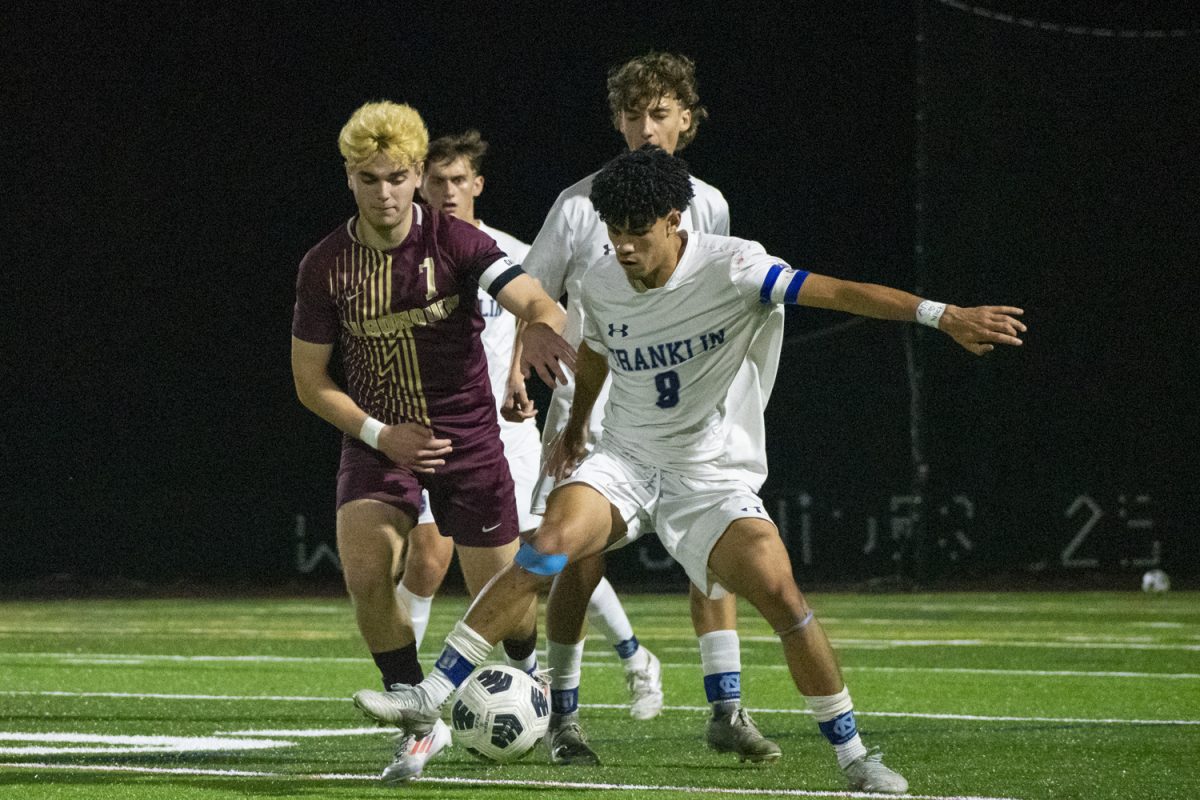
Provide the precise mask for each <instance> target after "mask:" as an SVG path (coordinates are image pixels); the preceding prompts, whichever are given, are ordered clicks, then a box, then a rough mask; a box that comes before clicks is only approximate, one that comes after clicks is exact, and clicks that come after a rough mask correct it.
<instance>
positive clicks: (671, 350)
mask: <svg viewBox="0 0 1200 800" xmlns="http://www.w3.org/2000/svg"><path fill="white" fill-rule="evenodd" d="M806 275H807V273H806V272H803V271H797V270H793V269H792V268H791V267H789V266H788V265H787V264H785V263H784V262H782V261H781V260H780V259H778V258H775V257H773V256H771V255H768V254H767V252H766V251H765V250H764V249H763V248H762V246H761V245H760V244H758V243H757V242H750V241H747V240H745V239H737V238H734V237H729V236H717V235H713V234H705V233H691V234H689V235H688V243H687V247H686V248H685V249H684V253H683V257H682V258H681V259H680V262H679V264H678V266H676V268H675V272H674V273H673V274H672V275H671V278H670V280H668V281H667V284H666V285H665V286H663V287H660V288H657V289H648V290H642V291H638V290H635V289H634V288H633V286H631V285H630V283H629V280H628V279H627V278H626V277H625V272H624V270H622V269H621V266H620V264H619V263H618V262H617V260H616V258H615V256H610V257H608V258H602V259H598V260H597V261H596V262H595V263H593V264H592V266H591V267H590V268H589V269H588V270H587V271H586V272H585V274H584V277H583V280H582V285H581V288H582V295H583V304H584V311H585V312H586V320H587V323H586V327H585V330H584V340H585V341H586V342H587V345H588V347H590V348H591V349H592V350H594V351H595V352H597V353H599V354H601V355H605V356H606V357H607V360H608V367H609V373H610V376H611V381H612V385H611V387H610V390H609V396H608V404H607V406H606V408H605V411H604V423H603V426H604V433H603V438H602V441H603V442H604V443H605V445H606V446H608V447H613V448H615V449H617V450H618V451H620V452H624V453H626V454H628V455H629V456H630V457H632V458H634V459H635V460H637V461H639V462H641V463H644V464H649V465H653V466H657V467H661V468H663V469H669V470H672V471H674V472H678V473H681V474H684V475H695V476H697V477H701V478H705V477H711V476H713V475H715V472H714V470H716V471H719V472H720V473H721V474H722V475H723V476H724V477H729V476H731V475H737V476H738V477H739V478H740V479H742V480H745V481H746V482H747V483H748V484H749V485H750V486H751V487H752V488H753V489H754V490H755V491H757V489H758V487H759V486H761V485H762V481H763V479H765V477H766V436H765V432H764V430H763V417H762V415H763V411H764V410H765V409H766V403H767V399H768V398H769V396H770V393H771V389H772V387H773V386H774V382H775V373H776V370H777V368H778V364H779V351H780V346H781V344H782V342H783V317H782V314H781V313H779V312H780V310H781V309H779V305H780V304H782V303H785V302H795V300H796V296H797V293H798V292H799V291H800V286H801V284H802V283H803V282H804V277H805V276H806Z"/></svg>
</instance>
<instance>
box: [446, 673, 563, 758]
mask: <svg viewBox="0 0 1200 800" xmlns="http://www.w3.org/2000/svg"><path fill="white" fill-rule="evenodd" d="M549 726H550V687H549V686H548V685H547V684H546V683H545V682H544V681H541V680H537V679H535V678H531V677H530V676H529V675H526V674H525V673H524V672H522V671H521V670H519V669H517V668H516V667H508V666H503V665H498V666H489V667H484V668H483V669H480V670H476V672H475V674H473V675H472V676H471V677H470V678H468V679H467V681H466V682H465V683H464V684H463V685H462V686H461V687H460V688H459V690H458V695H457V696H456V697H455V698H454V705H453V706H452V707H451V709H450V729H451V730H452V731H453V733H454V742H455V744H457V745H458V746H460V747H463V748H466V751H467V752H468V753H471V754H472V755H474V756H477V757H478V758H481V759H483V760H484V761H496V762H500V763H505V762H508V761H516V760H517V759H518V758H520V757H521V756H523V755H525V754H526V753H528V752H529V751H530V750H532V749H533V748H534V746H535V745H536V744H537V743H538V742H539V741H541V738H542V737H543V736H545V735H546V729H547V728H548V727H549Z"/></svg>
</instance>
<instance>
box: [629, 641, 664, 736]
mask: <svg viewBox="0 0 1200 800" xmlns="http://www.w3.org/2000/svg"><path fill="white" fill-rule="evenodd" d="M642 649H643V650H644V651H645V653H646V665H645V666H644V667H640V668H638V669H631V670H629V671H628V672H626V673H625V685H626V686H628V687H629V699H630V700H631V701H632V702H631V704H630V706H629V716H631V717H633V718H634V719H640V720H646V719H654V718H655V717H657V716H658V715H659V714H660V713H662V708H663V690H662V664H661V663H659V660H658V657H657V656H655V655H654V653H651V652H650V651H649V650H646V649H645V648H642Z"/></svg>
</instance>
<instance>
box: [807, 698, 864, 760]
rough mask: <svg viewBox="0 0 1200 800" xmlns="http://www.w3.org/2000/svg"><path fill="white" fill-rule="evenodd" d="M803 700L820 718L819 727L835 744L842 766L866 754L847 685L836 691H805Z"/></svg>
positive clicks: (814, 714)
mask: <svg viewBox="0 0 1200 800" xmlns="http://www.w3.org/2000/svg"><path fill="white" fill-rule="evenodd" d="M804 700H805V702H807V703H808V708H809V710H811V711H812V714H813V717H814V718H815V719H816V720H817V727H818V728H820V729H821V733H823V734H825V738H826V739H828V740H829V743H830V744H831V745H833V750H834V752H835V753H837V760H838V766H839V767H845V766H846V765H847V764H849V763H850V762H851V761H854V760H855V759H859V758H862V757H863V756H865V755H866V754H867V747H866V745H864V744H863V743H862V739H860V738H859V736H858V725H857V723H856V722H855V721H854V703H853V702H851V700H850V691H849V690H848V689H847V688H846V687H845V686H843V687H842V690H841V691H840V692H838V693H837V694H829V695H814V696H811V697H810V696H808V695H805V696H804Z"/></svg>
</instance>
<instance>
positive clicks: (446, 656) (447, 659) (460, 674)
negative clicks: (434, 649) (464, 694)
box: [433, 645, 475, 687]
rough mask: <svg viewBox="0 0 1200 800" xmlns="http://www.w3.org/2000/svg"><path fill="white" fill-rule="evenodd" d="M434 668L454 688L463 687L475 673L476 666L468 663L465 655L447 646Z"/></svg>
mask: <svg viewBox="0 0 1200 800" xmlns="http://www.w3.org/2000/svg"><path fill="white" fill-rule="evenodd" d="M433 666H434V668H435V669H436V670H437V671H438V672H440V673H442V674H443V675H445V676H446V680H448V681H450V683H451V684H453V685H454V686H456V687H457V686H461V685H462V682H463V681H465V680H466V679H467V678H469V677H470V676H471V673H472V672H474V671H475V665H474V664H472V663H471V662H470V661H467V659H466V658H464V657H463V654H462V653H460V652H458V651H457V650H455V649H454V648H453V647H452V646H450V645H446V646H445V648H443V649H442V654H441V656H439V657H438V660H437V663H436V664H434V665H433Z"/></svg>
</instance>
